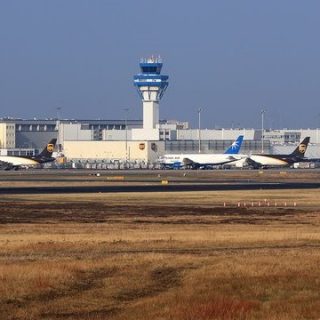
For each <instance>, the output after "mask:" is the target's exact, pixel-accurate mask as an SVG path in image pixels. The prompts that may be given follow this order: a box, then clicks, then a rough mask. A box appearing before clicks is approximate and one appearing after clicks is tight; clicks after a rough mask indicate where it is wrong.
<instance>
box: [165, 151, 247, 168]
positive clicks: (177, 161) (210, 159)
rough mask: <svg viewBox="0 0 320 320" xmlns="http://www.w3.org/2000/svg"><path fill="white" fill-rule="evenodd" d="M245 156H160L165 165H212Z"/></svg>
mask: <svg viewBox="0 0 320 320" xmlns="http://www.w3.org/2000/svg"><path fill="white" fill-rule="evenodd" d="M243 157H246V156H244V155H240V154H168V155H164V156H163V157H161V158H160V163H161V164H163V165H167V166H170V165H171V166H179V165H180V166H187V165H190V166H192V165H193V164H194V165H198V166H210V165H211V166H214V165H222V164H226V163H230V162H233V161H237V160H240V159H242V158H243Z"/></svg>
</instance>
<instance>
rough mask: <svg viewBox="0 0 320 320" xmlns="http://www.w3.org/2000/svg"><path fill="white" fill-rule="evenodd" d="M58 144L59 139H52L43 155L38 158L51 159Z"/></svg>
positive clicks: (42, 152) (40, 154)
mask: <svg viewBox="0 0 320 320" xmlns="http://www.w3.org/2000/svg"><path fill="white" fill-rule="evenodd" d="M56 142H57V139H51V140H50V141H49V143H48V144H47V145H46V146H45V148H44V149H43V150H42V151H41V153H39V154H38V155H37V158H39V159H43V158H44V159H46V158H51V157H52V153H53V151H54V147H55V145H56Z"/></svg>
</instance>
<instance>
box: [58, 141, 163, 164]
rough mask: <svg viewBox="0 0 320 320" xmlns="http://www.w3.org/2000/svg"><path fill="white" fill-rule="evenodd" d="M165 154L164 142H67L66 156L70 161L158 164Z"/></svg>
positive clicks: (65, 145)
mask: <svg viewBox="0 0 320 320" xmlns="http://www.w3.org/2000/svg"><path fill="white" fill-rule="evenodd" d="M162 154H164V142H162V141H156V142H151V141H143V140H140V141H128V142H127V143H126V141H65V143H64V155H65V157H66V158H67V159H68V160H74V159H92V160H106V161H115V160H121V161H124V160H128V161H145V162H156V160H157V159H158V158H159V156H160V155H162Z"/></svg>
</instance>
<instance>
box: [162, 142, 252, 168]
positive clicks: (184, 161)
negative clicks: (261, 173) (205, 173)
mask: <svg viewBox="0 0 320 320" xmlns="http://www.w3.org/2000/svg"><path fill="white" fill-rule="evenodd" d="M242 141H243V136H239V137H238V138H237V140H235V141H234V142H233V143H232V145H231V146H230V147H229V148H228V149H227V150H226V151H225V152H224V153H222V154H212V153H211V154H205V153H201V154H197V153H195V154H166V155H164V156H162V157H160V158H159V163H160V166H161V167H162V168H167V169H180V168H191V169H202V168H204V169H206V168H211V167H212V166H217V165H223V164H227V163H231V162H233V161H238V160H240V159H242V158H246V157H247V155H240V154H238V153H239V150H240V148H241V144H242Z"/></svg>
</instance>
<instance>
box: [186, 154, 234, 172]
mask: <svg viewBox="0 0 320 320" xmlns="http://www.w3.org/2000/svg"><path fill="white" fill-rule="evenodd" d="M237 160H239V159H237V158H235V157H233V156H232V155H230V156H228V157H226V158H225V160H224V161H219V162H208V163H207V162H206V163H203V162H196V161H193V160H191V159H189V158H183V160H182V162H183V165H184V166H185V167H192V168H193V169H198V168H200V167H212V166H218V165H224V164H227V163H230V162H234V161H237Z"/></svg>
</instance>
